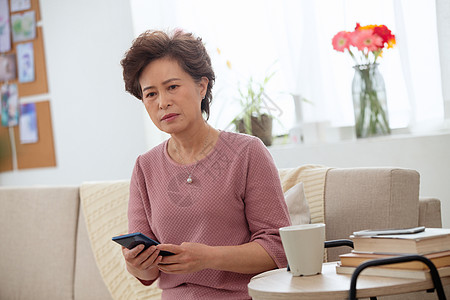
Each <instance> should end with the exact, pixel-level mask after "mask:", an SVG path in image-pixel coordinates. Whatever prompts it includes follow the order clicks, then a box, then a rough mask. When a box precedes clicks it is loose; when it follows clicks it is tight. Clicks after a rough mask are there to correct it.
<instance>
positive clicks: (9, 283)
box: [0, 187, 79, 300]
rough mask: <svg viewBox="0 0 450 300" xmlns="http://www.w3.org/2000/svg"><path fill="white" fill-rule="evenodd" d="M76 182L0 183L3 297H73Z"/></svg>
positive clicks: (1, 291) (0, 261) (0, 276)
mask: <svg viewBox="0 0 450 300" xmlns="http://www.w3.org/2000/svg"><path fill="white" fill-rule="evenodd" d="M78 205H79V197H78V187H52V188H46V187H36V188H0V232H1V237H2V242H1V243H0V253H1V256H0V278H1V280H0V299H18V300H20V299H37V300H39V299H42V300H44V299H45V300H47V299H73V274H74V266H75V240H76V231H77V217H78Z"/></svg>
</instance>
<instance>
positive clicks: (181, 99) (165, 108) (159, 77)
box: [139, 58, 208, 134]
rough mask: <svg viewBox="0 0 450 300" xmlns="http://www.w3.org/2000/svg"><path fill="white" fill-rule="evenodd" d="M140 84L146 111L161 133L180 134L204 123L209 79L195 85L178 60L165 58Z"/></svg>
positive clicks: (144, 73)
mask: <svg viewBox="0 0 450 300" xmlns="http://www.w3.org/2000/svg"><path fill="white" fill-rule="evenodd" d="M139 83H140V85H141V90H142V101H143V103H144V105H145V109H146V110H147V112H148V114H149V116H150V118H151V119H152V121H153V123H154V124H155V125H156V127H158V128H159V129H160V130H162V131H164V132H167V133H169V134H172V133H178V132H181V131H183V130H185V129H188V128H193V127H194V126H192V125H194V124H196V122H198V121H202V122H203V117H202V112H201V102H202V99H203V97H204V96H205V94H206V89H207V86H208V79H207V78H206V77H203V78H202V79H201V81H200V82H195V81H194V79H193V78H192V77H191V76H190V75H189V74H188V73H186V72H184V70H183V69H182V68H181V67H180V66H179V64H178V62H177V61H176V60H173V59H170V58H161V59H157V60H155V61H152V62H151V63H149V64H148V65H147V66H146V67H145V68H144V70H143V71H142V74H141V76H140V77H139ZM199 124H200V123H199Z"/></svg>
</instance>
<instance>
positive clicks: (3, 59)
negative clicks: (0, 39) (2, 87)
mask: <svg viewBox="0 0 450 300" xmlns="http://www.w3.org/2000/svg"><path fill="white" fill-rule="evenodd" d="M16 77H17V73H16V55H15V54H7V55H0V81H8V80H14V79H16Z"/></svg>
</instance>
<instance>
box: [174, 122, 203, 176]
mask: <svg viewBox="0 0 450 300" xmlns="http://www.w3.org/2000/svg"><path fill="white" fill-rule="evenodd" d="M210 131H211V126H209V127H208V134H207V135H206V138H205V141H204V143H203V149H202V151H200V153H203V151H205V149H206V146H207V145H208V140H209V133H210ZM173 146H174V147H175V152H176V153H177V155H178V157H179V158H180V161H181V163H182V165H183V166H184V168H185V169H186V172H187V173H188V178H187V179H186V182H187V183H189V184H191V183H192V181H193V180H192V174H193V173H194V171H195V169H196V168H197V166H198V165H199V164H198V160H196V161H197V163H196V164H195V166H194V168H193V169H192V171H191V172H189V170H188V168H187V167H186V165H185V163H184V159H183V157H182V156H181V154H180V151H178V147H177V145H176V143H173Z"/></svg>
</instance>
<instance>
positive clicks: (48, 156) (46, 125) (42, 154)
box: [14, 101, 56, 170]
mask: <svg viewBox="0 0 450 300" xmlns="http://www.w3.org/2000/svg"><path fill="white" fill-rule="evenodd" d="M35 104H36V118H37V127H38V135H39V140H38V142H37V143H32V144H21V143H20V133H19V127H18V126H16V127H14V141H15V145H16V155H17V168H18V169H19V170H20V169H30V168H43V167H54V166H56V158H55V147H54V144H53V127H52V118H51V113H50V102H49V101H42V102H36V103H35Z"/></svg>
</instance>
